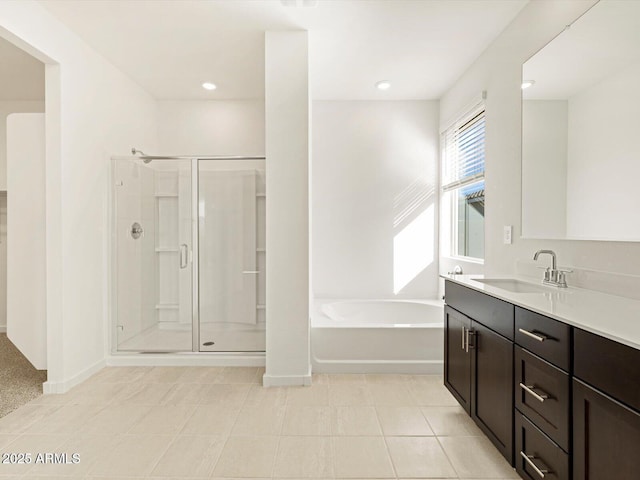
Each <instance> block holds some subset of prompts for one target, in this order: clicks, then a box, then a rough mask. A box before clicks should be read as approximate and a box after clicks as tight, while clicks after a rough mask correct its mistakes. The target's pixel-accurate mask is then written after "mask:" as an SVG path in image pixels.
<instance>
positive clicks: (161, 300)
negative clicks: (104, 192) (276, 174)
mask: <svg viewBox="0 0 640 480" xmlns="http://www.w3.org/2000/svg"><path fill="white" fill-rule="evenodd" d="M193 164H194V163H193V162H192V160H189V159H186V160H162V161H155V160H154V161H152V162H149V163H144V162H143V161H142V160H140V159H139V158H135V157H126V158H124V157H123V158H117V159H114V161H113V178H114V182H115V184H114V201H115V225H114V227H115V232H114V234H115V250H114V259H113V260H114V269H113V271H114V288H113V292H114V309H115V312H114V313H115V319H116V321H115V333H114V342H115V347H116V348H115V350H117V351H120V352H123V351H135V352H177V351H192V350H193V345H194V343H195V342H194V335H193V329H192V325H193V311H194V310H193V288H192V285H193V282H192V280H193V279H192V271H193V270H192V265H193V264H192V258H193V250H192V249H193V241H192V239H193V233H192V232H193V221H192V219H193V208H192V205H193V201H194V198H193V195H192V192H193V188H192V185H193V178H192V177H193V168H192V165H193Z"/></svg>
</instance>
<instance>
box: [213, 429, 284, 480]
mask: <svg viewBox="0 0 640 480" xmlns="http://www.w3.org/2000/svg"><path fill="white" fill-rule="evenodd" d="M278 439H279V437H229V439H228V440H227V443H226V444H225V446H224V449H223V450H222V454H221V455H220V458H219V460H218V463H217V465H216V467H215V470H214V472H213V476H214V477H240V478H245V477H270V476H271V474H272V472H273V465H274V461H275V458H276V450H277V448H278Z"/></svg>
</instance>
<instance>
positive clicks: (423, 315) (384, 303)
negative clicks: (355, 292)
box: [311, 299, 444, 374]
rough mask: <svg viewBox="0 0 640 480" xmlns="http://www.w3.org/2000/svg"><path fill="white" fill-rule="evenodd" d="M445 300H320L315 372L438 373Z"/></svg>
mask: <svg viewBox="0 0 640 480" xmlns="http://www.w3.org/2000/svg"><path fill="white" fill-rule="evenodd" d="M443 325H444V316H443V302H442V301H438V300H332V299H317V300H316V301H315V303H314V309H313V312H312V315H311V359H312V366H313V371H314V372H316V373H408V374H418V373H421V374H440V373H442V367H443V356H444V351H443V342H444V338H443V336H444V329H443Z"/></svg>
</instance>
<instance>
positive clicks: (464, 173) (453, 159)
mask: <svg viewBox="0 0 640 480" xmlns="http://www.w3.org/2000/svg"><path fill="white" fill-rule="evenodd" d="M484 139H485V116H484V103H482V104H480V105H477V106H476V107H474V108H473V109H472V110H471V111H470V112H468V113H467V114H466V115H464V116H463V117H461V118H460V119H459V120H458V121H457V122H455V123H454V124H453V125H452V126H451V127H450V128H448V129H447V130H445V132H444V133H443V134H442V190H443V191H445V192H446V191H448V190H452V189H454V188H458V187H461V186H464V185H469V184H471V183H474V182H477V181H478V180H480V179H482V178H483V177H484Z"/></svg>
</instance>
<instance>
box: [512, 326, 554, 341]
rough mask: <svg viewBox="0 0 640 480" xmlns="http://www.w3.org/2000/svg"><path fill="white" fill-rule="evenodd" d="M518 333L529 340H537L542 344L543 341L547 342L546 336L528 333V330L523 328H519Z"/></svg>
mask: <svg viewBox="0 0 640 480" xmlns="http://www.w3.org/2000/svg"><path fill="white" fill-rule="evenodd" d="M518 331H519V332H520V333H523V334H524V335H526V336H527V337H531V338H533V339H534V340H537V341H539V342H544V341H545V340H547V339H548V337H547V336H546V335H543V334H541V333H533V332H530V331H528V330H525V329H524V328H519V329H518Z"/></svg>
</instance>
